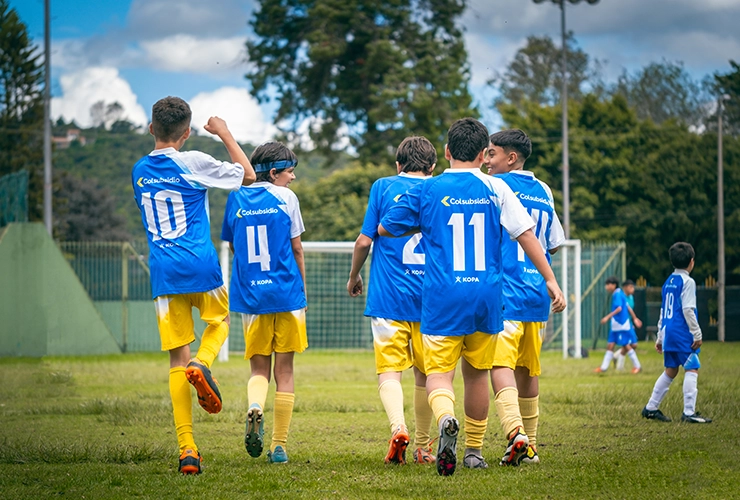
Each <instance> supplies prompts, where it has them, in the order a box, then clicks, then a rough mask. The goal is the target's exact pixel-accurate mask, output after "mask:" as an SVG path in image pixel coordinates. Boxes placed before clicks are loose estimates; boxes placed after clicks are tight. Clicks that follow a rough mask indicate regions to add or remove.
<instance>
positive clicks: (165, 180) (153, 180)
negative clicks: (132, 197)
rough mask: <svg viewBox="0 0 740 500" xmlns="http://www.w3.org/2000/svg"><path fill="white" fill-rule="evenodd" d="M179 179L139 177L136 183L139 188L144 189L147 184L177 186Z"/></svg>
mask: <svg viewBox="0 0 740 500" xmlns="http://www.w3.org/2000/svg"><path fill="white" fill-rule="evenodd" d="M180 182H181V181H180V178H179V177H139V180H138V181H136V184H138V186H139V187H144V186H145V185H147V184H179V183H180Z"/></svg>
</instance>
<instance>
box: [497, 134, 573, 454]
mask: <svg viewBox="0 0 740 500" xmlns="http://www.w3.org/2000/svg"><path fill="white" fill-rule="evenodd" d="M531 154H532V141H531V140H530V139H529V137H528V136H527V134H525V133H524V132H522V131H521V130H518V129H513V130H502V131H501V132H497V133H495V134H493V135H491V146H490V148H489V150H488V156H487V157H486V167H487V168H488V173H489V174H491V175H496V177H498V178H500V179H501V180H503V181H504V182H505V183H506V184H508V185H509V187H511V189H512V191H514V194H515V195H516V197H517V198H518V199H519V201H521V203H522V205H524V208H526V209H527V212H529V215H530V216H531V217H532V220H533V221H534V223H535V226H534V228H533V231H534V235H535V236H536V237H537V240H538V241H539V243H540V247H541V251H542V253H543V254H544V255H545V256H546V257H547V262H548V263H549V262H550V254H554V253H555V252H557V251H558V248H559V247H560V245H562V244H563V243H564V242H565V234H564V232H563V227H562V226H561V225H560V220H559V219H558V215H557V213H556V212H555V201H554V200H553V196H552V191H551V190H550V187H549V186H548V185H547V184H545V183H544V182H542V181H540V180H539V179H537V178H536V177H535V175H534V173H533V172H530V171H528V170H524V162H525V161H527V158H529V156H530V155H531ZM502 254H503V263H504V287H503V294H504V330H503V331H502V332H500V333H499V334H498V335H496V341H495V355H494V362H493V369H492V370H491V384H492V385H493V391H494V393H495V398H494V404H495V405H496V411H497V413H498V415H499V418H500V419H501V426H502V427H503V429H504V434H505V436H506V439H507V440H508V441H509V445H508V446H507V449H506V452H505V453H504V457H503V458H502V459H501V464H502V465H514V466H516V465H519V464H520V463H525V464H535V463H539V461H540V459H539V455H538V454H537V425H538V423H539V414H540V413H539V375H540V373H542V369H541V365H540V351H541V350H542V339H543V336H544V333H545V325H546V324H547V319H548V318H549V316H550V297H549V295H548V294H547V286H546V284H545V280H544V278H543V277H542V274H540V272H539V271H538V270H537V268H536V267H535V266H534V265H533V264H532V261H531V259H529V257H527V256H526V255H525V254H524V251H523V250H522V248H521V246H520V245H519V244H518V243H517V242H516V241H513V240H508V241H504V244H503V248H502ZM524 436H526V437H528V438H529V446H526V445H525V446H522V442H523V441H524Z"/></svg>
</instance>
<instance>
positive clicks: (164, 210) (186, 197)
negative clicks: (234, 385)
mask: <svg viewBox="0 0 740 500" xmlns="http://www.w3.org/2000/svg"><path fill="white" fill-rule="evenodd" d="M190 118H191V112H190V107H189V106H188V104H187V103H186V102H185V101H183V100H182V99H180V98H178V97H166V98H164V99H160V100H159V101H157V102H156V103H155V104H154V106H153V107H152V123H151V125H149V132H150V133H151V134H152V135H153V136H154V140H155V146H154V147H155V149H154V151H152V152H151V153H149V154H148V155H147V156H145V157H144V158H142V159H141V160H139V161H138V162H137V163H136V165H134V169H133V171H132V174H131V181H132V184H133V188H134V197H135V199H136V203H137V205H138V206H139V209H140V210H141V220H142V222H143V223H144V228H145V229H146V235H147V239H148V241H149V269H150V271H151V282H152V295H153V297H154V301H155V302H154V306H155V309H156V311H157V324H158V326H159V335H160V338H161V341H162V350H164V351H169V353H170V377H169V385H170V397H171V398H172V409H173V412H174V416H175V428H176V430H177V441H178V444H179V446H180V465H179V471H180V472H182V473H183V474H199V473H200V472H201V467H200V465H201V457H200V452H199V451H198V447H197V446H196V445H195V441H194V440H193V416H192V402H191V394H190V386H189V385H188V382H190V383H191V384H192V385H193V386H195V389H196V391H197V393H198V403H200V405H201V406H202V407H203V408H204V409H205V410H206V411H207V412H208V413H218V412H219V411H221V406H222V402H221V393H220V391H219V389H218V385H216V381H215V379H213V377H212V376H211V371H210V367H211V364H212V363H213V360H214V359H215V358H216V355H217V354H218V351H219V350H220V349H221V345H222V344H223V343H224V340H226V337H227V336H228V334H229V301H228V295H227V291H226V287H225V286H224V283H223V278H222V276H221V266H220V265H219V261H218V255H217V254H216V249H215V248H214V247H213V243H212V242H211V230H210V222H209V218H208V217H209V216H208V194H207V188H220V189H230V190H236V189H239V187H240V186H242V185H243V184H244V185H247V184H250V183H252V182H253V181H254V179H255V175H254V171H253V170H252V166H251V164H250V163H249V160H248V159H247V156H246V155H245V154H244V152H243V151H242V149H241V147H239V144H237V142H236V141H235V140H234V138H233V137H232V135H231V133H230V132H229V129H228V128H227V127H226V123H225V122H224V121H223V120H222V119H220V118H216V117H211V118H210V119H209V120H208V123H207V124H206V126H205V129H206V130H207V131H208V132H210V133H212V134H214V135H217V136H218V137H219V138H220V139H221V140H222V141H223V143H224V146H226V149H227V151H228V152H229V155H230V156H231V160H232V162H234V163H228V162H222V161H218V160H215V159H214V158H212V157H211V156H209V155H207V154H205V153H201V152H198V151H187V152H180V148H182V146H183V144H184V143H185V141H186V140H187V138H188V137H189V136H190ZM193 307H197V308H198V309H199V310H200V317H201V319H202V320H203V321H205V322H206V323H207V325H208V326H207V327H206V329H205V331H204V332H203V337H202V339H201V343H200V348H199V349H198V353H197V354H196V356H195V358H193V359H191V358H190V344H191V343H192V342H193V341H194V340H195V333H194V331H193V317H192V312H191V311H192V308H193Z"/></svg>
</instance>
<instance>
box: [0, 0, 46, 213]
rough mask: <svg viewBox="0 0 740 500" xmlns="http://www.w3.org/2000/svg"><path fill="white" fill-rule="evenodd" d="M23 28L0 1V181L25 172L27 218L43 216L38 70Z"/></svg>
mask: <svg viewBox="0 0 740 500" xmlns="http://www.w3.org/2000/svg"><path fill="white" fill-rule="evenodd" d="M40 58H41V54H40V53H39V52H38V51H37V50H36V48H35V47H34V46H33V45H32V43H31V39H30V38H29V36H28V30H27V28H26V25H25V24H24V23H23V22H22V21H21V19H20V18H19V17H18V13H17V12H16V10H15V9H12V8H10V6H9V4H8V1H7V0H0V176H1V175H4V174H8V173H11V172H16V171H18V170H21V169H26V170H28V172H29V174H30V178H29V203H28V206H29V218H30V220H41V219H42V217H43V182H44V180H43V148H42V145H43V129H44V107H43V96H42V90H43V80H44V73H43V66H42V62H41V61H40Z"/></svg>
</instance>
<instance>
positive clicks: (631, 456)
mask: <svg viewBox="0 0 740 500" xmlns="http://www.w3.org/2000/svg"><path fill="white" fill-rule="evenodd" d="M638 352H639V355H640V359H641V361H642V363H643V372H642V373H641V374H638V375H631V374H630V373H629V371H627V372H614V371H613V370H610V371H609V372H607V373H606V374H604V375H596V374H593V373H592V370H593V368H595V367H596V366H598V364H599V363H600V362H601V357H602V355H603V351H597V352H594V353H592V355H591V357H590V358H588V359H583V360H563V359H562V357H561V354H560V353H557V352H547V353H544V355H543V371H544V373H543V376H542V378H541V383H540V387H541V393H542V394H541V396H540V401H541V403H540V414H541V416H540V429H539V436H538V448H539V452H540V457H541V459H542V463H541V464H540V465H538V466H530V467H518V468H513V467H512V468H503V467H498V466H496V465H495V464H496V463H497V460H498V459H499V458H500V456H501V455H502V453H503V450H504V445H505V442H504V438H503V436H502V431H501V428H500V425H499V423H498V418H497V417H496V414H495V409H494V407H493V404H492V405H491V418H490V419H489V427H488V433H487V435H486V441H485V446H484V450H483V452H484V456H485V457H486V458H487V460H488V462H489V464H491V467H490V468H489V469H487V470H467V469H463V468H462V467H459V468H458V471H457V472H456V473H455V475H454V476H452V477H447V478H443V477H439V476H438V475H437V473H436V471H435V469H434V468H433V467H429V466H417V465H413V464H412V465H406V466H401V467H398V466H386V465H384V464H383V457H384V455H385V452H386V451H387V439H388V438H389V429H388V424H387V419H386V416H385V412H384V411H383V408H382V406H381V404H380V399H379V398H378V394H377V388H376V379H375V375H374V363H373V355H372V353H371V352H364V351H363V352H357V351H313V352H311V351H309V352H307V353H304V354H302V355H299V356H297V357H296V392H297V394H296V406H295V413H294V416H293V423H292V426H291V431H290V437H289V441H288V452H289V456H290V463H289V464H287V465H271V464H268V463H267V462H266V459H265V457H264V456H263V457H260V458H259V459H253V458H251V457H249V456H248V455H247V453H246V451H245V450H244V444H243V439H244V418H245V415H246V407H247V404H246V382H247V377H248V375H249V365H248V363H247V362H246V361H244V360H243V359H241V358H240V356H237V355H232V359H231V360H230V361H229V362H228V363H218V362H217V363H216V364H215V365H214V368H213V373H214V375H215V376H216V377H217V378H218V379H219V381H220V383H221V391H222V394H223V398H224V410H223V411H222V412H221V413H220V414H218V415H208V414H207V413H205V412H204V411H203V410H201V409H200V407H198V406H197V404H196V405H195V407H194V409H193V415H194V419H195V438H196V441H197V443H198V446H199V447H200V449H201V452H202V453H203V456H204V472H203V474H201V475H200V476H196V477H183V476H181V475H179V474H178V473H177V441H176V437H175V433H174V425H173V421H172V412H171V409H170V401H169V393H168V382H167V381H168V363H167V356H166V354H131V355H123V356H115V357H113V356H111V357H97V358H45V359H41V360H35V359H34V360H31V359H2V360H0V379H1V380H2V381H3V383H2V385H1V386H0V396H2V397H1V398H0V401H1V402H0V464H1V465H0V491H2V492H3V497H4V498H12V499H15V498H51V497H64V498H95V499H97V498H132V497H141V498H167V499H169V498H183V499H195V498H208V499H219V498H253V499H262V498H281V499H286V498H290V499H292V498H330V497H331V498H337V499H340V498H348V499H354V498H382V499H390V498H420V499H438V498H464V499H475V498H486V499H488V498H556V499H557V498H645V499H655V498H671V499H676V498H691V499H697V498H700V499H705V498H732V497H735V498H737V497H738V496H740V460H738V459H739V458H740V453H739V452H738V449H740V403H739V401H740V343H735V344H732V343H728V344H720V343H716V342H715V343H709V344H706V345H705V346H704V347H703V348H702V354H701V362H702V364H703V367H702V369H701V372H700V377H699V395H698V409H699V410H700V411H701V412H702V414H705V415H707V416H710V417H712V418H714V419H715V420H714V423H712V424H709V425H696V424H694V425H692V424H686V423H681V422H680V421H679V420H680V417H681V412H682V408H683V395H682V387H681V386H682V380H683V374H680V375H679V376H678V378H677V380H676V381H675V382H674V383H673V386H672V387H671V391H670V392H669V394H668V396H667V397H666V399H665V401H664V403H663V405H662V408H661V409H662V410H663V411H664V413H666V414H667V415H669V416H671V417H673V419H674V422H671V423H661V422H656V421H647V420H644V419H642V418H641V417H640V410H641V409H642V407H643V406H644V405H645V403H646V402H647V400H648V398H649V396H650V392H651V390H652V387H653V384H654V382H655V380H656V378H657V377H658V375H659V374H660V372H661V370H662V356H660V355H658V354H657V353H656V352H655V351H654V350H653V349H652V346H651V345H648V344H641V346H640V349H639V351H638ZM627 366H628V367H629V366H630V363H629V360H628V361H627ZM459 379H460V375H459V374H458V380H456V392H457V394H458V401H457V413H458V418H459V419H460V420H462V416H463V414H462V413H463V412H462V384H461V380H459ZM403 385H404V390H405V394H406V419H407V422H408V423H409V426H410V427H411V429H412V433H413V411H412V410H413V404H412V400H411V397H412V390H413V376H412V375H411V373H410V372H409V373H408V374H407V375H405V377H404V383H403ZM273 393H274V386H272V392H271V394H270V395H269V396H268V403H267V408H266V410H267V413H266V437H267V440H268V442H269V436H270V433H271V429H272V413H271V410H272V405H271V401H272V394H273ZM463 434H464V432H463ZM412 436H413V434H412ZM461 447H462V442H460V445H459V447H458V449H459V450H460V449H461ZM408 455H409V458H410V453H409V454H408Z"/></svg>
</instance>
